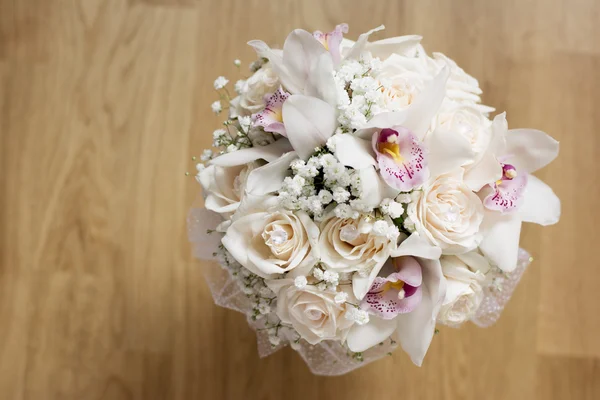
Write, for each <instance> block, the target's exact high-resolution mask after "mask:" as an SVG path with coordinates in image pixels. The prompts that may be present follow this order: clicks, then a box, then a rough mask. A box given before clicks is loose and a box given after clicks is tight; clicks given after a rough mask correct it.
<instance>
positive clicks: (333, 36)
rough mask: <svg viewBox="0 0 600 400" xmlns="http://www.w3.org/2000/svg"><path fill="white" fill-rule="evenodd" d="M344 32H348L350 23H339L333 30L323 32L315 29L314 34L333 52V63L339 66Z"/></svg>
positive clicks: (326, 48) (330, 52)
mask: <svg viewBox="0 0 600 400" xmlns="http://www.w3.org/2000/svg"><path fill="white" fill-rule="evenodd" d="M344 33H348V24H339V25H337V26H336V27H335V29H334V30H333V31H332V32H328V33H323V32H321V31H314V32H313V36H314V37H315V39H317V40H318V41H319V42H321V44H322V45H323V47H325V50H327V51H328V52H329V54H331V58H332V59H333V65H335V66H337V65H339V63H340V60H341V53H340V44H341V43H342V39H343V38H344Z"/></svg>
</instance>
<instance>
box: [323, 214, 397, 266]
mask: <svg viewBox="0 0 600 400" xmlns="http://www.w3.org/2000/svg"><path fill="white" fill-rule="evenodd" d="M398 235H399V232H398V229H397V228H396V227H395V226H394V225H393V224H392V222H391V221H390V220H377V221H376V220H373V219H368V218H367V217H365V216H363V217H361V218H359V219H351V218H337V217H336V216H335V215H333V214H330V215H329V216H327V217H326V218H325V219H323V221H322V222H321V234H320V236H319V248H320V250H321V260H322V261H323V262H324V263H325V264H327V265H328V266H329V267H331V268H334V269H336V270H339V271H343V272H351V271H365V272H367V273H368V272H369V271H370V270H372V269H374V268H381V266H382V265H383V264H384V263H385V261H386V260H387V259H388V257H389V255H390V252H391V251H392V250H395V249H396V248H397V240H398Z"/></svg>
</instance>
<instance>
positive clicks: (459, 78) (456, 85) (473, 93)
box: [432, 53, 493, 111]
mask: <svg viewBox="0 0 600 400" xmlns="http://www.w3.org/2000/svg"><path fill="white" fill-rule="evenodd" d="M432 61H433V63H432V70H433V71H439V70H440V69H441V68H442V67H444V66H448V67H450V76H449V77H448V82H447V83H446V98H447V99H449V100H452V101H456V102H459V103H463V104H476V103H479V102H480V101H481V98H480V97H479V95H480V94H481V93H482V91H481V89H480V88H479V82H477V79H475V78H473V77H472V76H471V75H469V74H467V73H466V72H465V71H464V70H463V69H462V68H461V67H459V66H458V65H457V64H456V62H454V60H452V59H450V58H448V57H447V56H445V55H444V54H442V53H433V59H432ZM477 107H482V106H479V105H478V106H477ZM482 108H483V109H486V110H487V111H491V110H493V109H491V108H489V107H485V106H483V107H482Z"/></svg>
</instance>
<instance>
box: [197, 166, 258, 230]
mask: <svg viewBox="0 0 600 400" xmlns="http://www.w3.org/2000/svg"><path fill="white" fill-rule="evenodd" d="M254 168H255V164H254V163H250V164H246V165H239V166H234V167H220V166H216V165H209V166H208V167H206V168H204V169H203V170H202V171H201V172H200V173H199V174H198V175H199V181H200V184H201V185H202V188H203V189H204V194H205V196H206V197H205V199H204V206H205V207H206V209H207V210H211V211H214V212H216V213H219V214H221V215H222V216H223V217H224V218H226V219H227V218H229V217H231V215H233V213H234V212H235V211H236V210H237V208H238V207H239V205H240V201H241V200H242V198H243V195H244V187H245V186H246V181H247V179H248V174H249V173H250V171H252V170H253V169H254Z"/></svg>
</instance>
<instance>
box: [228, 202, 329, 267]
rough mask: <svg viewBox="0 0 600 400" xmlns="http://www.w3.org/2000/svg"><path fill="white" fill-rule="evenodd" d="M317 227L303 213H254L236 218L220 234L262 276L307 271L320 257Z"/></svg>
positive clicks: (229, 247) (243, 262)
mask: <svg viewBox="0 0 600 400" xmlns="http://www.w3.org/2000/svg"><path fill="white" fill-rule="evenodd" d="M318 237H319V228H318V227H317V225H315V223H314V222H313V221H312V220H311V218H310V217H309V216H308V214H306V213H305V212H302V211H299V212H295V213H293V212H291V211H276V212H269V211H265V212H253V213H249V214H247V215H244V216H240V217H237V216H236V217H235V218H234V219H233V222H232V223H231V225H230V226H229V228H227V232H226V233H225V236H224V237H223V240H222V242H223V245H224V246H225V247H226V248H227V250H228V251H229V252H230V253H231V255H232V256H233V257H234V258H235V259H236V260H237V261H238V262H239V263H240V264H241V265H242V266H244V267H246V268H247V269H248V270H250V271H251V272H252V273H254V274H256V275H259V276H261V277H263V278H269V277H274V276H276V275H279V274H283V273H285V272H288V271H292V270H297V271H295V272H297V273H298V274H303V273H304V274H305V273H307V272H308V271H309V270H310V268H312V266H313V265H314V264H315V262H316V260H317V259H318V257H319V248H318V246H317V241H318Z"/></svg>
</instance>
